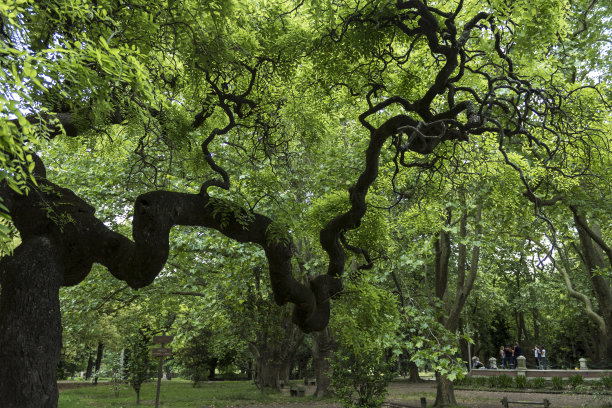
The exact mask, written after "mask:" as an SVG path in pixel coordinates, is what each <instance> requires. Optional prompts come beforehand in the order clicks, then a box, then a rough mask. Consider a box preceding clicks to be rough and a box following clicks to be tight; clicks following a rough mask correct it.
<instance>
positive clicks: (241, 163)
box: [0, 0, 612, 406]
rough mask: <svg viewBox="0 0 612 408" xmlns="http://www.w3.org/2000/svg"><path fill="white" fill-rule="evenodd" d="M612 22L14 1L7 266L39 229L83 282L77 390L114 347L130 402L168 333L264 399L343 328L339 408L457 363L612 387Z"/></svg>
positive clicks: (69, 327)
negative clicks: (537, 357) (530, 369)
mask: <svg viewBox="0 0 612 408" xmlns="http://www.w3.org/2000/svg"><path fill="white" fill-rule="evenodd" d="M611 19H612V10H611V9H610V5H609V2H603V1H572V2H570V1H566V0H537V1H514V2H507V1H503V0H489V1H486V2H479V1H472V0H469V1H467V0H466V1H452V0H439V1H418V0H408V1H386V0H385V1H383V0H369V1H354V0H342V1H336V2H328V1H318V0H308V1H297V0H296V1H284V0H278V1H276V0H270V1H257V0H249V1H235V0H212V1H205V2H202V1H195V0H153V1H144V0H97V1H89V0H71V1H63V0H53V1H51V0H48V1H47V0H45V1H34V0H10V1H5V2H4V3H2V4H1V5H0V84H1V85H0V169H1V171H0V183H2V191H0V199H2V200H3V201H2V202H0V240H1V241H2V243H1V244H0V245H2V246H1V248H0V251H2V254H6V257H7V259H8V258H9V256H10V253H11V251H12V250H13V249H14V248H15V247H16V246H17V245H18V244H19V243H20V240H22V239H23V240H27V239H29V238H31V237H32V236H36V235H37V234H38V235H44V236H51V237H52V238H53V239H54V243H57V245H58V246H61V248H62V250H61V251H60V252H61V253H62V254H63V256H65V258H66V259H70V260H74V264H75V265H76V266H75V265H72V264H71V265H70V266H69V267H66V274H65V276H66V280H65V282H64V283H65V285H66V286H67V287H65V288H63V289H62V290H61V292H60V299H61V305H62V319H63V326H64V332H63V348H62V357H61V365H60V368H61V370H60V372H61V374H62V375H65V376H70V375H71V374H72V373H74V372H79V371H85V370H86V365H87V360H88V358H89V357H90V356H92V354H93V353H94V350H95V348H96V347H97V346H98V345H99V344H100V343H101V342H103V343H104V349H105V356H106V357H105V360H103V363H102V364H103V369H106V370H109V369H111V367H112V369H111V371H112V370H113V369H114V370H115V371H116V368H117V367H118V366H119V365H120V364H119V361H120V356H121V355H122V352H123V356H124V357H125V358H126V360H125V365H124V368H125V369H127V374H126V377H125V378H126V379H127V378H129V379H130V381H132V385H133V387H134V389H135V390H136V391H137V392H138V390H139V389H140V386H141V384H142V382H143V381H144V380H145V379H146V378H147V377H148V376H149V374H148V373H147V370H148V367H149V366H150V362H149V361H148V356H149V354H150V350H149V348H148V347H149V346H150V344H147V343H148V342H149V343H150V337H151V336H152V335H153V334H156V333H161V332H166V333H171V334H173V335H175V342H174V344H173V348H174V350H175V353H176V356H175V358H174V359H172V360H171V361H169V363H168V370H169V371H170V370H174V371H178V372H180V373H181V374H183V375H184V376H185V377H186V378H187V377H189V378H191V379H192V380H193V381H194V382H195V383H197V382H198V381H200V380H201V379H203V378H205V377H206V376H208V375H214V373H215V370H216V371H217V372H218V373H219V374H223V375H225V376H228V377H230V376H245V377H246V376H252V377H253V378H254V379H255V381H256V382H257V384H258V385H259V386H260V388H261V389H262V390H263V388H264V387H278V386H279V383H280V381H283V380H285V379H288V378H289V377H290V376H295V375H302V376H308V375H311V376H313V375H314V372H313V370H314V366H315V365H317V364H320V362H318V363H315V361H314V360H311V359H310V357H309V356H308V355H309V353H310V349H312V350H317V349H318V347H319V346H320V345H318V344H317V337H316V335H310V334H307V335H306V334H304V333H303V332H312V331H314V332H318V331H320V330H321V329H323V328H325V327H326V326H327V324H328V322H329V327H330V330H331V337H332V340H333V341H331V343H333V344H335V346H334V347H330V348H332V349H334V353H335V354H334V353H332V354H334V357H333V358H332V359H331V361H332V371H331V372H332V380H333V384H334V385H335V387H336V390H337V392H338V393H339V394H340V395H341V396H342V398H343V399H344V400H345V404H346V405H347V406H349V405H350V403H351V402H350V401H352V400H353V398H354V396H355V395H357V396H358V397H359V398H361V402H359V404H360V405H359V406H376V404H380V403H381V402H382V400H383V398H384V385H385V384H386V381H387V380H388V379H389V378H390V376H391V368H392V367H394V362H395V361H396V359H397V358H398V357H399V356H404V358H406V359H410V361H412V362H413V363H415V364H416V365H417V366H419V367H420V368H425V367H428V368H431V369H433V370H434V371H436V372H437V373H438V375H440V376H442V378H443V379H446V380H450V381H452V380H455V379H459V378H461V377H462V376H463V373H464V371H465V370H464V367H465V363H464V361H465V360H467V359H468V348H470V353H471V355H478V356H480V359H481V361H483V362H485V363H486V362H487V361H488V359H489V357H492V356H493V357H496V358H498V364H499V363H500V361H499V354H498V350H499V347H500V346H502V345H509V344H513V343H514V341H519V342H520V343H521V345H522V346H523V350H524V354H525V355H526V356H527V357H528V358H529V359H528V365H534V364H535V362H533V361H532V358H533V357H532V356H533V353H530V351H531V349H532V348H533V347H534V346H536V345H542V344H544V345H545V346H546V349H547V352H548V355H547V358H548V362H549V366H553V367H555V368H556V367H569V368H573V366H575V365H576V362H577V359H578V358H580V357H588V358H589V364H591V365H592V364H602V365H606V364H607V365H609V364H610V363H611V362H612V290H611V286H610V282H611V279H612V255H611V254H612V250H611V249H610V248H611V247H612V183H611V180H612V173H611V172H612V170H611V169H612V153H611V147H610V146H611V142H612V140H611V138H610V135H611V134H612V131H611V130H612V128H611V121H610V119H611V116H610V102H611V93H610V91H611V89H610V78H612V76H611V73H610V66H611V65H610V63H611V55H612V54H611V53H610V48H609V45H605V44H606V41H608V39H607V38H608V37H609V35H610V29H609V28H608V27H607V23H609V21H610V20H611ZM43 163H44V164H43ZM52 183H54V184H52ZM57 186H60V187H63V188H67V189H69V190H71V192H74V193H75V194H76V196H78V197H80V199H82V200H84V202H86V203H87V204H88V205H90V206H91V207H92V209H89V208H86V209H84V208H85V206H86V205H85V204H82V205H81V204H79V205H81V207H78V205H75V204H74V202H73V201H74V200H72V198H70V200H68V199H67V198H66V197H72V195H70V194H68V193H67V192H66V191H63V190H60V189H59V187H57ZM15 192H18V193H19V194H27V193H29V194H30V195H28V196H27V197H28V198H23V200H25V201H28V203H30V202H31V203H32V204H31V206H29V207H28V206H25V205H20V204H15V203H21V201H19V200H21V198H18V197H23V196H20V195H18V194H16V193H15ZM160 197H161V198H160ZM156 200H157V201H156ZM193 203H195V204H193ZM26 207H27V209H28V211H31V213H27V214H25V213H24V214H22V213H20V211H22V209H23V208H26ZM77 207H78V208H77ZM75 208H76V209H75ZM94 210H95V212H94ZM23 211H26V210H23ZM34 213H35V214H36V217H34V216H32V215H31V214H34ZM83 213H86V214H87V217H89V218H87V219H86V220H85V221H83V219H82V218H81V215H82V214H83ZM11 217H12V218H13V220H14V221H15V223H14V224H13V223H12V221H11ZM164 217H166V218H164ZM30 220H35V221H30ZM92 220H93V221H92ZM87 222H90V224H87ZM31 224H36V225H31ZM92 225H94V226H95V227H93V226H92ZM91 231H95V232H96V234H98V235H91V236H90V235H87V234H88V233H89V232H91ZM100 231H102V232H100ZM79 234H80V235H79ZM92 234H93V233H92ZM70 237H78V238H75V239H73V240H70ZM84 237H85V238H84ZM127 237H131V239H130V238H127ZM80 245H83V246H82V247H81V246H80ZM83 253H84V254H85V255H83ZM67 264H69V262H67ZM92 265H93V266H92ZM71 268H72V269H71ZM75 270H76V272H75ZM107 270H108V271H110V274H109V273H108V271H107ZM62 273H63V272H62ZM111 275H112V276H111ZM6 276H8V273H7V274H6ZM75 284H78V285H76V286H73V285H75ZM136 289H138V290H136ZM285 303H292V304H293V305H294V310H293V312H292V311H290V310H288V309H287V308H286V307H285V308H283V306H282V305H283V304H285ZM330 309H331V313H330V312H329V310H330ZM292 313H293V314H292ZM330 316H331V317H330ZM292 322H295V323H297V324H298V325H299V328H300V329H301V330H302V331H300V330H298V328H297V327H296V326H295V325H294V324H293V323H292ZM303 354H305V355H307V357H306V358H305V361H304V362H302V364H298V363H297V362H296V360H297V357H296V356H299V355H303ZM314 354H315V353H314V352H313V355H314ZM298 366H299V367H298ZM360 370H362V371H360ZM207 371H211V373H207ZM298 373H299V374H298ZM517 378H518V377H517ZM492 381H493V383H494V384H496V386H498V387H503V386H506V383H507V380H506V379H496V380H492ZM516 386H517V387H523V386H525V384H519V383H517V384H516ZM443 402H444V401H441V400H440V403H443Z"/></svg>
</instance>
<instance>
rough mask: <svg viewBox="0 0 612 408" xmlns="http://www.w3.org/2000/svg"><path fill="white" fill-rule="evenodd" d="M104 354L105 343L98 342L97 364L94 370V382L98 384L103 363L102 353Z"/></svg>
mask: <svg viewBox="0 0 612 408" xmlns="http://www.w3.org/2000/svg"><path fill="white" fill-rule="evenodd" d="M103 354H104V343H102V342H101V341H99V342H98V351H97V352H96V366H95V371H94V384H95V385H98V375H99V374H100V366H101V365H102V355H103Z"/></svg>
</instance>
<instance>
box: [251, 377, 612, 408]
mask: <svg viewBox="0 0 612 408" xmlns="http://www.w3.org/2000/svg"><path fill="white" fill-rule="evenodd" d="M306 393H307V394H309V393H310V394H311V393H314V387H308V389H307V391H306ZM421 397H425V398H426V399H427V406H428V407H430V406H433V403H434V401H435V400H436V384H435V382H434V381H425V382H423V383H419V384H409V383H405V382H393V383H391V384H390V385H389V395H388V396H387V401H388V402H392V403H393V402H394V403H398V404H401V405H402V406H406V408H409V407H414V408H420V406H421V405H420V400H421ZM455 397H456V398H457V403H458V404H459V405H460V406H462V407H470V408H502V407H503V406H502V403H501V400H502V398H503V397H508V400H510V401H530V402H543V401H544V399H545V398H546V399H548V401H550V407H551V408H576V407H584V408H612V395H610V394H608V395H601V394H599V395H598V394H563V393H553V392H529V390H527V391H526V392H509V391H475V390H455ZM268 406H269V405H268ZM510 406H511V407H512V408H515V407H516V408H521V407H522V408H525V407H532V406H533V405H526V404H523V405H521V404H512V405H510ZM290 407H291V408H341V405H340V404H337V403H324V402H308V403H303V404H300V403H296V404H291V406H290ZM240 408H247V407H246V406H245V407H240ZM248 408H265V407H264V406H263V405H262V406H259V405H249V406H248Z"/></svg>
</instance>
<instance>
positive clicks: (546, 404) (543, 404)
mask: <svg viewBox="0 0 612 408" xmlns="http://www.w3.org/2000/svg"><path fill="white" fill-rule="evenodd" d="M501 403H502V405H503V406H504V408H510V404H515V405H517V404H518V405H537V406H540V407H544V408H548V407H550V401H549V400H547V399H546V398H544V401H542V402H536V401H508V397H504V398H502V400H501Z"/></svg>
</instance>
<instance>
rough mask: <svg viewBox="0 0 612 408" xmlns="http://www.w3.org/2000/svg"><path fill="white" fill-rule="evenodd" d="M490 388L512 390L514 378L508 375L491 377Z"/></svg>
mask: <svg viewBox="0 0 612 408" xmlns="http://www.w3.org/2000/svg"><path fill="white" fill-rule="evenodd" d="M489 386H491V387H492V388H511V387H512V377H510V376H507V375H506V374H502V375H496V376H493V377H489Z"/></svg>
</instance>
